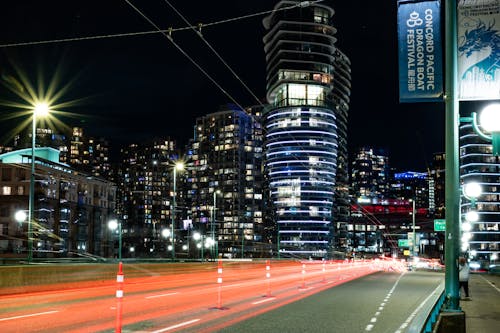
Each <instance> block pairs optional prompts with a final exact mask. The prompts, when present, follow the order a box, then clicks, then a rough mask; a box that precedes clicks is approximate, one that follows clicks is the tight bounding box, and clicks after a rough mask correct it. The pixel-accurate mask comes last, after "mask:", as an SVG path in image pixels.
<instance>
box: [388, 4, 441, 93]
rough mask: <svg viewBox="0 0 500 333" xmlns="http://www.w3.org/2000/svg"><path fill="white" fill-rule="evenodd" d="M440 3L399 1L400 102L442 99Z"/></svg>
mask: <svg viewBox="0 0 500 333" xmlns="http://www.w3.org/2000/svg"><path fill="white" fill-rule="evenodd" d="M440 29H441V28H440V2H439V1H417V0H413V1H409V0H399V1H398V42H399V43H398V45H399V101H400V102H433V101H441V100H442V97H443V69H442V67H443V65H442V52H441V47H442V46H441V30H440Z"/></svg>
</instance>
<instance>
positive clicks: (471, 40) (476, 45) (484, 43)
mask: <svg viewBox="0 0 500 333" xmlns="http://www.w3.org/2000/svg"><path fill="white" fill-rule="evenodd" d="M494 25H495V23H494V22H492V23H490V24H489V25H488V26H486V24H485V23H484V22H482V21H478V23H477V26H476V27H475V28H474V29H472V30H467V31H465V34H464V36H463V38H462V43H461V45H460V46H459V48H458V51H459V53H460V57H465V58H466V59H470V61H467V60H466V62H465V63H466V64H467V65H466V66H464V68H463V69H464V71H463V73H462V74H461V75H460V77H462V78H463V77H464V76H465V75H466V74H467V73H468V72H469V71H471V70H472V67H477V68H479V69H482V70H483V71H484V74H485V75H488V76H493V75H494V74H495V71H496V70H497V69H499V68H500V45H499V44H500V34H499V31H498V30H495V29H492V28H493V27H494ZM471 56H472V57H471Z"/></svg>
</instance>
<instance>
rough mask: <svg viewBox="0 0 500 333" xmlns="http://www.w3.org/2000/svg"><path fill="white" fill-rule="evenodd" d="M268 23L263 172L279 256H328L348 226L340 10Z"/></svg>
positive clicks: (322, 9)
mask: <svg viewBox="0 0 500 333" xmlns="http://www.w3.org/2000/svg"><path fill="white" fill-rule="evenodd" d="M298 3H299V2H298V1H280V2H279V3H278V4H277V5H276V6H275V9H276V11H275V12H274V13H272V14H271V15H269V16H268V17H266V18H265V19H264V21H263V24H264V27H265V28H266V30H267V33H266V35H265V36H264V44H265V54H266V62H267V100H268V102H269V104H270V106H269V107H268V109H267V110H266V111H265V113H264V132H265V141H264V148H265V172H266V177H267V180H268V182H269V195H270V200H269V201H270V203H271V205H270V210H271V212H270V214H271V215H272V222H273V227H274V233H275V235H276V239H275V240H274V241H275V242H276V245H277V247H276V249H275V250H276V251H277V253H278V254H279V255H280V256H298V257H326V256H328V255H329V254H330V253H331V252H330V251H332V250H333V249H334V248H336V247H338V246H339V242H340V241H339V239H340V237H336V236H338V235H339V234H340V233H341V232H342V230H346V226H347V220H348V214H349V213H348V212H349V203H348V185H347V184H348V171H347V168H348V165H347V112H348V103H349V94H350V62H349V59H348V58H347V57H346V56H345V55H344V54H343V53H341V52H340V51H339V50H338V49H337V48H336V46H335V43H336V38H335V34H336V29H335V28H334V27H333V26H332V17H333V14H334V10H333V9H332V8H330V7H328V6H325V5H323V4H310V5H309V6H307V7H304V8H302V7H296V8H294V9H288V10H280V9H283V8H285V7H290V6H293V5H297V4H298Z"/></svg>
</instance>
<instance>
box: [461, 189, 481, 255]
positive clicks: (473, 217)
mask: <svg viewBox="0 0 500 333" xmlns="http://www.w3.org/2000/svg"><path fill="white" fill-rule="evenodd" d="M462 192H463V195H464V197H465V198H466V199H468V200H470V201H471V205H470V208H471V209H470V210H469V211H468V212H467V213H465V214H464V218H465V222H463V223H462V225H461V229H462V238H461V240H462V252H466V251H467V250H469V240H470V239H471V237H472V234H471V233H470V231H471V230H472V223H475V222H477V221H479V214H478V213H477V211H476V210H475V208H476V199H477V198H478V197H479V196H480V195H481V194H482V192H483V191H482V188H481V185H479V183H477V182H469V183H466V184H464V185H463V187H462Z"/></svg>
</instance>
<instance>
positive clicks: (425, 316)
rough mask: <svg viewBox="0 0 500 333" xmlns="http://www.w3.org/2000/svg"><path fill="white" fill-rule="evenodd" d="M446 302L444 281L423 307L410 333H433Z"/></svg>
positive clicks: (411, 326) (412, 322)
mask: <svg viewBox="0 0 500 333" xmlns="http://www.w3.org/2000/svg"><path fill="white" fill-rule="evenodd" d="M444 301H445V295H444V281H443V282H442V283H441V284H440V285H439V286H438V287H437V288H436V289H435V290H434V291H433V292H432V294H431V295H429V297H428V298H427V299H426V300H425V301H424V303H423V304H422V305H421V308H420V310H419V311H418V313H417V314H416V315H415V317H414V318H413V320H412V321H411V323H410V325H409V327H408V333H431V332H432V331H433V326H434V324H435V323H436V321H437V318H438V316H439V313H440V311H441V308H442V306H443V304H444Z"/></svg>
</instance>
